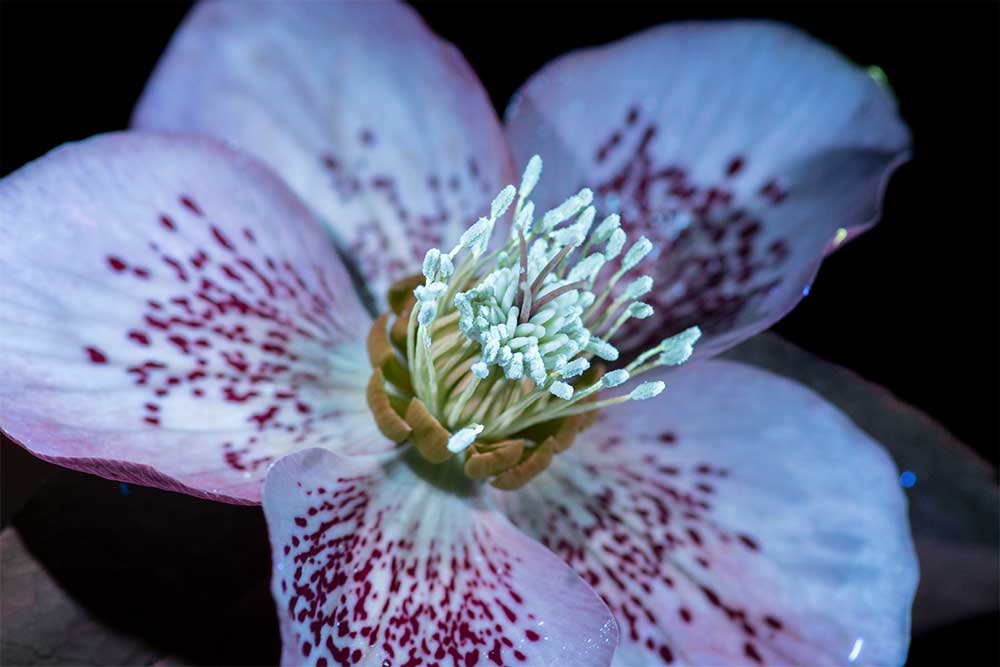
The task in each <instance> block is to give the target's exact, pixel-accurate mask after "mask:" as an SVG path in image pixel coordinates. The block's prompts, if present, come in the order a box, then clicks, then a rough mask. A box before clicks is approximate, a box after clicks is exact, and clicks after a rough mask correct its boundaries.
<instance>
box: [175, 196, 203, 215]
mask: <svg viewBox="0 0 1000 667" xmlns="http://www.w3.org/2000/svg"><path fill="white" fill-rule="evenodd" d="M180 202H181V204H182V205H183V206H184V208H186V209H187V210H189V211H191V212H192V213H194V214H195V215H197V216H199V217H200V216H202V215H204V213H202V211H201V209H200V208H199V207H198V205H197V204H196V203H194V200H193V199H191V198H190V197H188V196H187V195H182V196H181V198H180Z"/></svg>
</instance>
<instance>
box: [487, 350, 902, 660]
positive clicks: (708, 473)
mask: <svg viewBox="0 0 1000 667" xmlns="http://www.w3.org/2000/svg"><path fill="white" fill-rule="evenodd" d="M661 379H663V380H664V381H665V382H666V383H667V388H666V390H665V391H664V393H663V394H662V395H661V396H660V398H659V399H653V401H658V402H656V403H653V401H647V402H642V403H629V404H626V405H625V406H622V407H621V408H620V409H614V408H613V409H609V410H607V411H606V412H603V413H602V414H601V418H600V419H599V421H598V422H597V424H596V425H595V426H594V427H593V428H592V430H590V431H586V432H584V433H583V434H581V435H580V436H579V438H578V442H577V443H576V444H575V445H574V447H573V448H572V449H571V450H570V451H568V452H566V453H565V454H562V455H560V456H559V457H557V459H556V463H555V464H554V465H553V467H552V468H551V469H550V471H548V472H547V473H545V474H544V475H543V476H542V477H540V478H539V479H537V480H536V481H534V482H532V483H530V484H529V485H528V486H527V487H525V489H523V490H522V491H521V492H517V493H510V494H504V495H501V496H500V501H501V502H503V503H504V504H505V505H506V507H507V509H508V510H509V516H510V517H511V519H512V521H513V522H514V524H515V525H517V526H518V527H520V528H521V529H522V530H524V531H525V532H527V533H528V534H529V535H534V536H535V537H537V538H538V539H539V540H540V541H541V542H542V543H543V544H545V545H546V546H548V547H550V548H551V549H552V550H553V551H555V552H556V553H558V554H559V555H560V556H562V557H563V558H564V559H565V560H566V561H567V562H568V563H569V564H570V565H571V566H572V567H573V568H574V569H575V570H576V571H577V572H579V573H580V575H581V576H583V578H584V580H586V581H587V582H588V583H590V584H591V585H592V586H593V587H594V588H595V589H596V590H597V591H598V592H599V593H600V594H601V595H602V596H603V597H604V599H605V600H606V601H607V603H608V606H609V607H611V609H612V611H613V612H614V613H615V615H616V617H617V618H618V623H619V626H620V629H621V641H622V644H621V646H620V648H619V649H618V652H617V653H616V655H615V664H618V665H622V666H623V667H626V666H627V667H639V666H640V665H653V664H664V663H667V664H684V665H755V664H767V665H805V666H808V667H817V666H819V665H838V666H840V665H848V664H859V665H862V664H863V665H880V666H882V665H899V664H902V662H903V660H904V659H905V657H906V650H907V645H908V641H909V625H910V605H911V603H912V601H913V595H914V590H915V588H916V583H917V563H916V559H915V555H914V551H913V544H912V542H911V540H910V532H909V527H908V524H907V518H906V502H905V499H904V497H903V493H902V490H901V488H900V486H899V482H898V475H897V472H896V470H895V467H894V466H893V464H892V462H891V461H890V459H889V457H888V456H887V455H886V454H885V452H884V451H883V450H882V449H881V448H880V447H879V445H878V444H877V443H875V442H874V441H872V440H871V439H870V438H869V437H868V436H866V435H865V434H864V433H863V432H862V431H861V430H860V429H858V428H857V427H855V426H854V425H853V424H852V423H851V422H850V421H849V420H848V419H847V418H846V417H844V416H843V415H842V414H840V413H839V412H838V411H837V410H836V409H834V408H833V407H832V406H830V405H829V404H827V403H826V402H825V401H823V400H822V399H821V398H819V397H818V396H816V395H814V394H813V393H811V392H810V391H808V390H806V389H805V388H803V387H801V386H800V385H797V384H795V383H793V382H790V381H788V380H784V379H781V378H779V377H777V376H773V375H770V374H768V373H765V372H763V371H759V370H754V369H752V368H750V367H748V366H742V365H740V364H735V363H732V362H716V361H706V362H699V363H697V364H693V365H692V366H691V367H685V368H684V369H683V370H681V371H679V372H677V373H674V374H664V375H662V376H661Z"/></svg>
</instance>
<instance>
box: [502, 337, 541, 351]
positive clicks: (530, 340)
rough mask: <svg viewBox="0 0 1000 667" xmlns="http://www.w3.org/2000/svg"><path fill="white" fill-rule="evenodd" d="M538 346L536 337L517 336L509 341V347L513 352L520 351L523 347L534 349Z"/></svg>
mask: <svg viewBox="0 0 1000 667" xmlns="http://www.w3.org/2000/svg"><path fill="white" fill-rule="evenodd" d="M535 345H538V339H537V338H535V337H534V336H515V337H514V338H511V339H510V340H509V341H507V346H508V347H509V348H510V349H512V350H520V349H521V348H522V347H534V346H535Z"/></svg>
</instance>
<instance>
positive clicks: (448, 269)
mask: <svg viewBox="0 0 1000 667" xmlns="http://www.w3.org/2000/svg"><path fill="white" fill-rule="evenodd" d="M438 273H440V274H441V279H442V280H448V278H450V277H451V275H452V274H453V273H455V264H454V263H452V261H451V257H448V255H441V263H440V264H439V265H438Z"/></svg>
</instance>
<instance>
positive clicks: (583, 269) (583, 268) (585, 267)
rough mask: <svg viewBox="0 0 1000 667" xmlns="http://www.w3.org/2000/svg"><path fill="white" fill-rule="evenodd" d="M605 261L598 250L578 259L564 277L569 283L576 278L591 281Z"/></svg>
mask: <svg viewBox="0 0 1000 667" xmlns="http://www.w3.org/2000/svg"><path fill="white" fill-rule="evenodd" d="M605 261H607V260H605V259H604V255H602V254H601V253H599V252H595V253H593V254H590V255H587V256H586V257H584V258H583V259H582V260H580V261H579V262H578V263H577V265H576V266H574V267H573V268H572V269H570V271H569V275H568V276H566V279H567V280H569V281H570V282H571V283H575V282H577V281H578V280H586V281H587V282H591V281H593V280H594V278H596V277H597V273H598V272H599V271H600V270H601V267H603V266H604V262H605Z"/></svg>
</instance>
